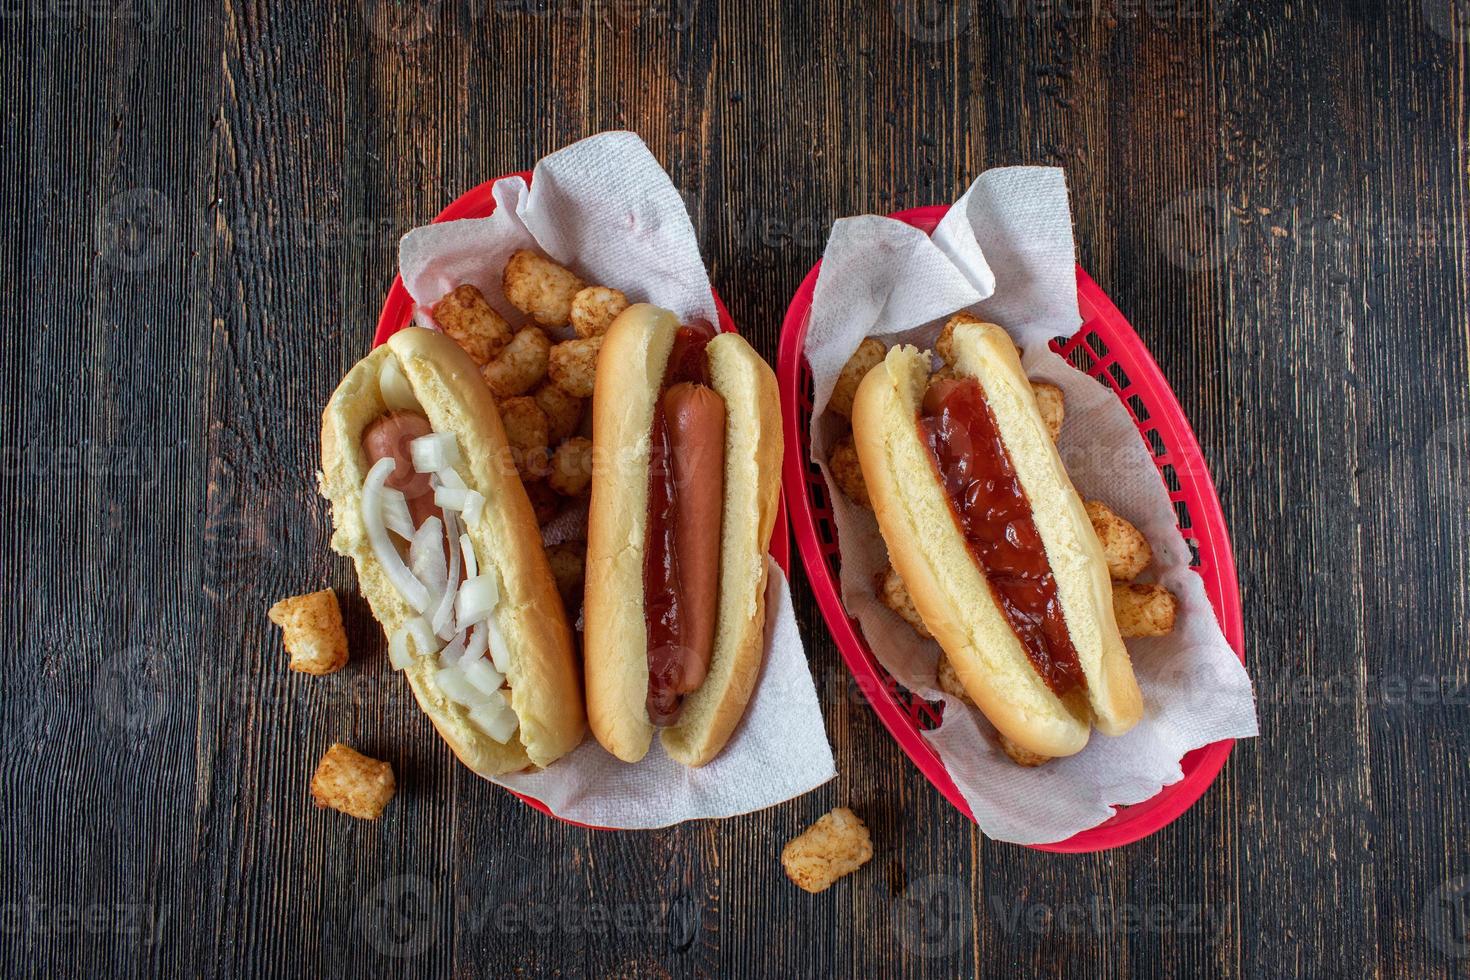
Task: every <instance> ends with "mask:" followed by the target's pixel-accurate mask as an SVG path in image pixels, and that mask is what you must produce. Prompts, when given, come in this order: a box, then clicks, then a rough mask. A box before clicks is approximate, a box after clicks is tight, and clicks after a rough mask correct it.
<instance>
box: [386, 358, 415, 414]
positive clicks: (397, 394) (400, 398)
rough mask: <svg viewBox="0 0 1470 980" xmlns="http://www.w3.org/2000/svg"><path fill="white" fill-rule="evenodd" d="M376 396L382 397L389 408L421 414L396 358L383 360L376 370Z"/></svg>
mask: <svg viewBox="0 0 1470 980" xmlns="http://www.w3.org/2000/svg"><path fill="white" fill-rule="evenodd" d="M378 394H380V395H382V396H383V402H384V403H385V404H386V405H387V406H388V407H389V408H396V409H399V410H405V409H406V410H408V411H414V412H420V413H422V412H423V408H421V407H420V406H419V400H418V398H416V397H415V396H414V393H413V385H411V384H409V383H408V379H407V378H405V377H404V376H403V369H402V368H401V367H399V366H398V358H396V357H393V356H392V355H389V356H388V357H385V358H383V366H382V367H381V368H379V369H378Z"/></svg>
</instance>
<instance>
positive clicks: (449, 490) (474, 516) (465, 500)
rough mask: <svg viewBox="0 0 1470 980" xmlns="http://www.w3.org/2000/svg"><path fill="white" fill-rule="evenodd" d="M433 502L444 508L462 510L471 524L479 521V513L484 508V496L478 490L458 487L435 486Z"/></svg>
mask: <svg viewBox="0 0 1470 980" xmlns="http://www.w3.org/2000/svg"><path fill="white" fill-rule="evenodd" d="M434 503H436V504H438V505H439V506H440V507H443V508H444V509H445V510H453V511H463V512H464V515H465V519H466V520H468V521H469V522H470V523H471V524H474V523H476V522H477V521H479V519H480V513H481V512H482V511H483V510H484V509H485V497H484V495H483V494H481V493H480V491H478V490H464V489H461V488H459V487H435V488H434Z"/></svg>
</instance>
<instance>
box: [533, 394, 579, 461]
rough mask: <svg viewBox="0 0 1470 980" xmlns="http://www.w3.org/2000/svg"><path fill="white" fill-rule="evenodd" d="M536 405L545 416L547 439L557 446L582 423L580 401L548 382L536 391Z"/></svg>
mask: <svg viewBox="0 0 1470 980" xmlns="http://www.w3.org/2000/svg"><path fill="white" fill-rule="evenodd" d="M535 398H536V405H537V407H539V408H540V409H541V413H542V414H543V415H545V416H546V432H547V439H548V441H550V442H551V444H552V445H553V446H554V445H558V444H559V443H561V442H562V441H564V440H565V439H566V438H567V437H568V436H570V435H571V434H572V433H574V432H576V431H577V426H578V425H580V424H581V422H582V399H580V398H578V397H577V396H576V395H569V394H567V393H566V392H565V391H562V390H561V389H560V388H558V387H557V386H556V385H554V384H552V383H551V382H550V381H548V382H546V383H545V384H543V385H542V386H541V387H539V388H537V389H536V394H535Z"/></svg>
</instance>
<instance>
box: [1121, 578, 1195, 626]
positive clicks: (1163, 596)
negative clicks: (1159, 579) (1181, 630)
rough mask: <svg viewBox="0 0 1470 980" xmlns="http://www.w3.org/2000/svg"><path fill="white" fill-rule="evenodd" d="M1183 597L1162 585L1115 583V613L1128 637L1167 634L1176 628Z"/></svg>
mask: <svg viewBox="0 0 1470 980" xmlns="http://www.w3.org/2000/svg"><path fill="white" fill-rule="evenodd" d="M1178 613H1179V600H1178V598H1176V597H1175V595H1174V593H1172V592H1170V591H1169V590H1168V589H1166V588H1164V587H1163V586H1162V585H1139V584H1137V583H1133V582H1114V583H1113V617H1114V618H1115V619H1117V620H1118V632H1119V633H1122V634H1123V637H1124V639H1134V638H1135V637H1141V636H1167V635H1168V634H1170V633H1172V632H1174V617H1175V616H1176V615H1178Z"/></svg>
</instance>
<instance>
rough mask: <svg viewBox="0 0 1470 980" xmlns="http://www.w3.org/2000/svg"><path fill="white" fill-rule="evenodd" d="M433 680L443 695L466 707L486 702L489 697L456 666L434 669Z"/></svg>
mask: <svg viewBox="0 0 1470 980" xmlns="http://www.w3.org/2000/svg"><path fill="white" fill-rule="evenodd" d="M434 680H435V681H436V682H437V683H438V685H439V689H440V690H441V691H443V692H444V695H445V697H447V698H449V700H451V701H453V702H454V703H455V704H462V705H464V706H466V707H468V708H474V707H478V706H480V705H484V704H488V703H489V701H490V699H489V698H488V697H486V696H485V693H484V692H483V691H481V690H480V689H479V688H478V687H476V686H475V685H473V684H471V683H470V682H469V681H468V680H467V679H466V678H465V676H464V671H462V670H460V669H459V668H458V667H457V666H456V667H444V668H442V669H441V670H438V671H435V673H434Z"/></svg>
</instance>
